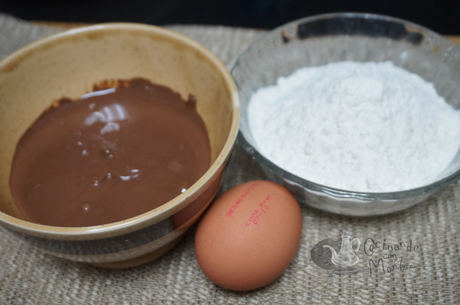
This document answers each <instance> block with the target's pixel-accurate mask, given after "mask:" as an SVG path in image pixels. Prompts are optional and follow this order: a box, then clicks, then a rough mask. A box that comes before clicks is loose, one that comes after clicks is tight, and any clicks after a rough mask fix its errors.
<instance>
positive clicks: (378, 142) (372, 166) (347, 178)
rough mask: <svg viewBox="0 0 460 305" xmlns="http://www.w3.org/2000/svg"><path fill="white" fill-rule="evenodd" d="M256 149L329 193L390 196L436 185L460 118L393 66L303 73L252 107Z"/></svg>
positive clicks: (458, 137)
mask: <svg viewBox="0 0 460 305" xmlns="http://www.w3.org/2000/svg"><path fill="white" fill-rule="evenodd" d="M248 111H249V125H250V129H251V132H252V134H253V136H254V139H255V141H256V144H257V147H258V149H259V150H260V151H261V153H262V154H263V155H265V156H266V157H267V158H268V159H270V160H272V162H274V163H276V164H278V166H280V167H282V168H284V169H286V170H287V171H290V172H292V173H294V174H296V175H298V176H300V177H303V178H304V179H307V180H310V181H313V182H316V183H320V184H323V185H326V186H330V187H335V188H340V189H346V190H353V191H362V192H388V191H399V190H405V189H410V188H414V187H419V186H423V185H426V184H428V183H430V182H432V181H433V180H434V179H435V178H436V177H437V176H438V175H439V174H440V173H441V172H442V171H443V170H444V169H445V168H446V167H447V165H448V164H449V163H450V161H451V160H452V159H453V157H454V156H455V154H456V152H457V150H458V149H459V146H460V114H459V112H457V111H456V110H455V109H453V108H452V107H451V106H449V105H448V104H447V103H446V102H445V101H444V99H443V98H441V97H440V96H438V94H437V93H436V90H435V89H434V87H433V85H432V84H431V83H427V82H426V81H424V80H423V79H422V78H421V77H419V76H418V75H416V74H412V73H409V72H407V71H406V70H403V69H401V68H399V67H396V66H394V65H393V64H392V63H391V62H385V63H373V62H370V63H356V62H340V63H332V64H329V65H326V66H322V67H313V68H302V69H299V70H297V71H296V72H294V73H293V74H292V75H290V76H288V77H285V78H283V77H281V78H279V79H278V82H277V85H276V86H272V87H266V88H262V89H260V90H258V91H257V92H256V93H255V94H254V95H253V96H252V99H251V101H250V104H249V108H248Z"/></svg>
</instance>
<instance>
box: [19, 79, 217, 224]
mask: <svg viewBox="0 0 460 305" xmlns="http://www.w3.org/2000/svg"><path fill="white" fill-rule="evenodd" d="M113 83H117V87H116V88H104V89H101V88H98V87H100V86H95V87H96V90H95V91H94V92H90V93H88V94H85V95H84V96H83V97H82V98H80V99H77V100H75V101H72V100H70V99H67V98H63V99H61V100H59V101H58V102H57V103H56V105H55V106H52V107H50V108H49V109H47V110H46V111H45V112H44V113H43V114H42V115H41V116H40V117H39V118H38V119H37V120H36V121H35V122H34V124H33V125H32V126H31V127H30V128H29V129H28V130H27V131H26V133H25V134H24V135H23V136H22V137H21V139H20V141H19V143H18V145H17V148H16V152H15V155H14V158H13V164H12V169H11V178H10V187H11V194H12V196H13V199H14V201H15V202H16V204H17V206H18V208H19V210H20V211H21V214H22V215H24V217H25V219H26V220H28V221H31V222H35V223H38V224H44V225H50V226H60V227H86V226H94V225H102V224H108V223H112V222H117V221H121V220H124V219H128V218H131V217H134V216H137V215H141V214H143V213H146V212H148V211H150V210H153V209H155V208H157V207H159V206H161V205H162V204H164V203H166V202H168V201H170V200H171V199H173V198H174V197H176V196H178V195H180V194H181V193H183V192H185V191H186V190H187V189H188V188H190V186H191V185H192V184H194V183H195V182H196V181H198V179H199V178H200V177H201V176H202V175H203V174H204V173H205V172H206V171H207V170H208V168H209V166H210V160H211V157H210V145H209V139H208V135H207V131H206V127H205V125H204V122H203V120H202V119H201V117H200V115H199V114H198V113H197V112H196V109H195V108H196V103H197V101H196V98H195V97H194V96H192V95H189V98H188V100H183V99H182V98H181V96H180V94H178V93H175V92H174V91H172V90H171V89H170V88H168V87H165V86H159V85H155V84H152V83H151V82H149V81H148V80H145V79H141V78H135V79H132V80H124V81H119V82H113ZM120 85H121V86H120ZM98 89H99V90H98Z"/></svg>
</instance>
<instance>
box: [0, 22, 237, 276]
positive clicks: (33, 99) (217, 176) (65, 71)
mask: <svg viewBox="0 0 460 305" xmlns="http://www.w3.org/2000/svg"><path fill="white" fill-rule="evenodd" d="M134 77H143V78H146V79H149V80H150V81H151V82H153V83H156V84H160V85H165V86H168V87H170V88H172V89H173V90H174V91H176V92H179V93H180V94H181V95H182V97H183V98H184V99H186V98H187V97H188V94H190V93H191V94H193V95H195V96H196V98H197V101H198V102H197V111H198V113H199V114H200V115H201V117H202V118H203V120H204V122H205V125H206V128H207V130H208V135H209V140H210V143H211V158H212V162H211V165H210V168H209V170H208V171H207V172H206V173H205V175H204V176H203V177H201V178H200V179H199V180H198V181H197V182H196V183H195V184H194V185H193V186H191V187H190V188H189V189H188V190H187V191H186V192H184V193H182V194H181V195H180V196H178V197H176V198H174V199H173V200H171V201H169V202H166V203H165V204H164V205H162V206H160V207H158V208H156V209H154V210H152V211H149V212H147V213H144V214H141V215H138V216H136V217H133V218H129V219H126V220H124V221H120V222H116V223H110V224H107V225H100V226H91V227H79V228H75V227H68V228H67V227H53V226H46V225H39V224H35V223H31V222H28V221H25V220H23V218H22V216H21V214H20V213H19V211H18V209H17V208H16V205H15V203H14V202H13V199H12V197H11V193H10V188H9V176H10V169H11V161H12V158H13V154H14V152H15V149H16V144H17V142H18V140H19V138H20V137H21V136H22V134H23V133H24V132H25V131H26V129H27V128H28V127H29V126H31V124H32V123H33V122H34V120H35V119H36V118H37V117H38V116H39V115H40V114H41V113H42V112H43V111H44V110H45V109H46V108H48V107H49V106H50V105H51V103H52V102H53V101H56V100H58V99H60V98H62V97H70V98H78V97H80V96H82V95H83V94H85V93H88V92H91V91H92V87H93V84H97V83H100V82H102V81H104V80H115V79H131V78H134ZM238 120H239V101H238V94H237V90H236V87H235V84H234V82H233V80H232V77H231V76H230V74H229V72H228V71H227V69H226V68H225V66H224V65H223V64H222V63H221V62H220V61H219V59H218V58H217V57H216V56H215V55H214V54H212V53H211V52H210V51H209V50H207V49H206V48H204V47H203V46H201V45H200V44H198V43H197V42H195V41H193V40H192V39H189V38H187V37H185V36H182V35H180V34H178V33H175V32H172V31H169V30H166V29H162V28H158V27H154V26H148V25H140V24H127V23H113V24H103V25H97V26H92V27H86V28H80V29H76V30H70V31H67V32H64V33H60V34H57V35H53V36H50V37H47V38H44V39H42V40H39V41H37V42H34V43H32V44H30V45H28V46H26V47H24V48H22V49H20V50H19V51H17V52H15V53H13V54H11V55H10V56H8V57H7V58H5V59H4V60H2V61H1V62H0V224H1V225H2V226H3V227H5V228H6V229H7V230H8V231H10V232H11V233H13V234H14V235H16V236H18V237H20V238H22V239H24V240H26V241H27V242H29V243H30V244H32V245H33V246H35V247H36V248H38V249H40V250H42V251H44V252H46V253H49V254H52V255H55V256H58V257H62V258H66V259H70V260H73V261H78V262H86V263H90V264H93V265H96V266H101V267H106V268H125V267H131V266H135V265H139V264H142V263H145V262H148V261H150V260H153V259H155V258H157V257H159V256H160V255H162V254H163V253H165V252H166V251H168V250H169V249H171V248H172V247H173V246H174V245H175V244H176V243H177V242H178V241H179V238H180V237H181V235H182V234H183V233H184V232H185V230H186V229H188V228H189V227H190V226H191V225H192V224H193V223H194V222H195V221H196V220H197V218H198V217H199V216H200V215H201V214H202V213H203V211H204V210H205V209H206V207H207V206H208V205H209V203H210V202H211V200H212V198H213V197H214V196H215V194H216V192H217V190H218V188H219V185H220V180H221V177H222V170H223V168H224V166H225V164H226V163H227V161H228V159H229V156H230V153H231V150H232V148H233V144H234V141H235V138H236V135H237V131H238Z"/></svg>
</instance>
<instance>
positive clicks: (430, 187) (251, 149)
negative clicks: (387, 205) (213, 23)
mask: <svg viewBox="0 0 460 305" xmlns="http://www.w3.org/2000/svg"><path fill="white" fill-rule="evenodd" d="M335 18H361V19H375V20H385V21H391V22H396V23H401V24H403V25H405V26H406V27H407V26H409V27H410V29H411V30H412V31H423V32H425V33H428V34H430V35H432V37H436V39H439V40H440V41H442V42H443V43H446V44H448V45H450V46H452V47H457V48H458V47H459V46H458V45H456V44H454V43H453V42H451V41H449V40H448V39H447V38H445V37H443V36H441V35H440V34H438V33H436V32H434V31H432V30H430V29H428V28H426V27H424V26H421V25H418V24H416V23H413V22H411V21H407V20H404V19H400V18H395V17H390V16H386V15H379V14H371V13H357V12H338V13H327V14H320V15H314V16H309V17H304V18H300V19H297V20H293V21H291V22H288V23H285V24H283V25H281V26H278V27H276V28H274V29H273V30H270V31H268V32H266V33H264V34H262V35H261V36H260V37H258V38H257V39H256V40H254V41H253V42H252V43H251V44H250V45H249V46H248V47H247V48H246V49H245V50H244V51H243V52H242V53H241V54H240V55H239V56H238V58H237V60H236V61H235V63H234V64H233V66H232V68H231V69H230V73H231V74H232V76H234V73H235V71H236V69H237V68H238V67H239V66H240V65H241V60H242V59H244V58H245V57H246V56H248V54H249V53H250V52H251V51H252V50H255V49H258V46H259V44H260V43H263V42H265V41H266V40H268V39H270V38H271V37H272V36H275V35H276V36H279V33H280V32H281V31H283V30H284V29H285V28H288V27H290V26H293V25H296V24H307V23H310V22H312V21H317V20H323V19H335ZM235 83H236V86H237V88H238V89H240V88H239V84H238V82H237V81H235ZM248 103H249V101H248ZM249 132H250V131H249ZM238 141H239V142H240V143H241V145H242V146H243V148H244V149H245V150H246V151H247V152H248V153H249V154H251V155H252V156H253V158H254V159H255V160H256V161H257V162H258V163H259V164H261V165H262V166H264V167H266V168H268V169H269V170H271V171H273V172H274V173H275V174H276V175H278V176H279V177H281V178H282V179H284V180H287V181H289V182H291V183H294V184H296V185H298V186H301V187H303V188H307V189H309V190H311V191H315V192H320V193H325V194H327V195H330V196H332V197H335V198H338V199H358V200H362V201H380V200H400V199H406V198H410V197H414V196H421V195H425V194H429V193H432V192H433V191H435V190H436V189H438V188H440V187H443V186H446V185H448V184H450V183H452V182H454V181H456V180H458V179H459V178H460V168H459V169H457V170H456V171H455V172H453V173H452V174H450V175H448V176H446V177H444V178H442V179H440V180H437V181H435V182H433V183H429V184H426V185H423V186H420V187H416V188H411V189H407V190H401V191H393V192H359V191H350V190H345V189H340V188H334V187H330V186H326V185H323V184H320V183H316V182H313V181H310V180H307V179H304V178H301V177H299V176H297V175H295V174H292V173H290V172H288V171H286V170H284V169H282V168H281V167H279V166H278V165H276V164H274V163H273V162H271V161H270V160H269V159H267V158H265V157H264V156H263V155H262V154H261V153H260V152H259V151H258V149H257V148H256V147H255V146H253V145H252V144H251V143H250V142H249V141H248V140H247V139H246V137H245V136H244V135H243V133H242V131H241V129H240V130H239V132H238Z"/></svg>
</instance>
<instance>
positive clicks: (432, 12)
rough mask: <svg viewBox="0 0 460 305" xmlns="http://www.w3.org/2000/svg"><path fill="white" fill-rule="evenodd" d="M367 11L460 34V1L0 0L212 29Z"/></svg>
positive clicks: (43, 11)
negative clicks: (326, 14) (203, 25)
mask: <svg viewBox="0 0 460 305" xmlns="http://www.w3.org/2000/svg"><path fill="white" fill-rule="evenodd" d="M346 11H347V12H368V13H376V14H383V15H389V16H394V17H399V18H402V19H406V20H409V21H412V22H415V23H418V24H420V25H423V26H425V27H428V28H430V29H432V30H434V31H436V32H438V33H441V34H451V35H460V0H418V1H416V0H323V1H321V0H303V1H302V0H233V1H228V0H222V1H219V0H129V1H128V0H17V1H12V0H0V12H3V13H7V14H10V15H13V16H16V17H19V18H23V19H26V20H46V21H64V22H88V23H96V22H111V21H128V22H141V23H149V24H155V25H165V24H213V25H228V26H238V27H251V28H264V29H271V28H274V27H276V26H278V25H281V24H283V23H286V22H288V21H291V20H295V19H298V18H302V17H306V16H311V15H316V14H322V13H330V12H346Z"/></svg>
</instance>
